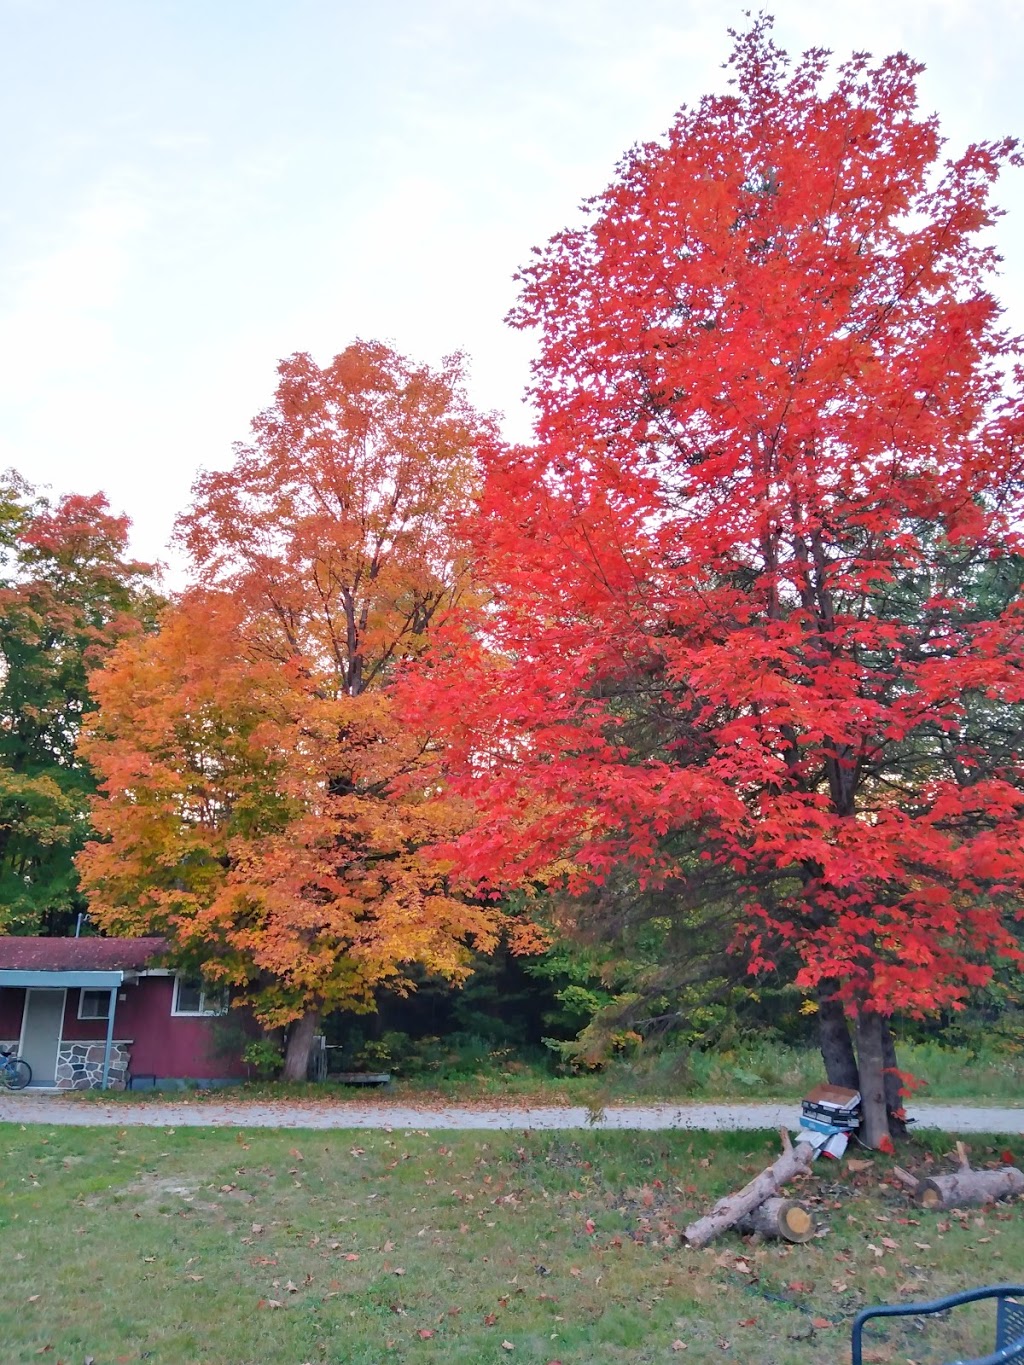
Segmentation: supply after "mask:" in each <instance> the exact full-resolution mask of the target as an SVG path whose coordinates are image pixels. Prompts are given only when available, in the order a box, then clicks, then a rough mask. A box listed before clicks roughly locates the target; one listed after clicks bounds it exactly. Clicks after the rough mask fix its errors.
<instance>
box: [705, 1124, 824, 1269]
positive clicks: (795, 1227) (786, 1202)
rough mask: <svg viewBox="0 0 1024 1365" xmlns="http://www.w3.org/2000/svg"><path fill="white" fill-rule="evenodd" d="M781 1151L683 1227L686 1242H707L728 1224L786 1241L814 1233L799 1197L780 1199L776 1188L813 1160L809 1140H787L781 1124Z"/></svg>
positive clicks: (802, 1238) (810, 1219)
mask: <svg viewBox="0 0 1024 1365" xmlns="http://www.w3.org/2000/svg"><path fill="white" fill-rule="evenodd" d="M780 1133H781V1137H782V1155H781V1156H780V1157H779V1158H778V1160H776V1161H774V1162H773V1163H772V1165H771V1166H769V1167H767V1169H765V1170H763V1171H762V1172H761V1174H760V1175H757V1176H755V1177H754V1179H753V1180H751V1181H750V1183H749V1184H747V1185H744V1187H743V1189H742V1190H737V1191H736V1193H735V1194H728V1195H726V1196H725V1198H724V1199H720V1200H719V1201H718V1203H717V1204H716V1205H715V1207H714V1208H713V1209H712V1210H711V1212H710V1213H707V1214H705V1215H704V1217H703V1218H698V1219H697V1221H696V1222H695V1223H691V1224H690V1226H689V1227H688V1228H687V1229H686V1232H685V1237H686V1243H687V1245H688V1246H691V1247H703V1246H707V1244H708V1242H713V1241H714V1239H715V1238H716V1237H719V1236H721V1234H722V1233H723V1232H726V1231H727V1230H728V1229H729V1228H732V1227H739V1229H740V1231H747V1232H753V1233H757V1234H758V1235H760V1236H761V1237H783V1238H785V1239H786V1240H787V1241H789V1242H806V1241H807V1240H808V1239H809V1238H811V1237H813V1236H814V1232H815V1227H814V1216H813V1214H812V1213H811V1211H810V1209H808V1207H807V1206H806V1204H801V1203H800V1202H799V1200H794V1199H780V1198H779V1197H778V1194H779V1190H780V1189H781V1187H782V1186H783V1185H785V1184H786V1183H787V1182H788V1181H790V1180H792V1179H793V1177H794V1176H797V1175H800V1174H802V1173H803V1172H805V1171H806V1170H807V1168H808V1167H809V1166H810V1164H811V1162H812V1161H813V1160H814V1150H813V1148H812V1147H811V1146H810V1144H809V1143H806V1142H798V1143H797V1144H796V1146H795V1147H794V1145H793V1144H792V1142H790V1140H789V1134H788V1133H787V1132H786V1130H785V1129H784V1128H783V1129H781V1130H780Z"/></svg>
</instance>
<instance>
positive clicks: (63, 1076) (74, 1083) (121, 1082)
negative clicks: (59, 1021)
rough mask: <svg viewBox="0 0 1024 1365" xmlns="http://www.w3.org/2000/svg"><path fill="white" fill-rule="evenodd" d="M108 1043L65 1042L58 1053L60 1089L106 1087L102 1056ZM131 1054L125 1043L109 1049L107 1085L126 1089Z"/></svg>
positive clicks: (111, 1087) (112, 1087) (113, 1088)
mask: <svg viewBox="0 0 1024 1365" xmlns="http://www.w3.org/2000/svg"><path fill="white" fill-rule="evenodd" d="M106 1046H107V1045H106V1042H105V1041H102V1040H101V1041H99V1042H91V1043H90V1042H74V1043H72V1042H65V1043H61V1045H60V1051H59V1052H58V1053H57V1077H56V1082H55V1083H56V1085H57V1087H58V1089H60V1090H98V1089H99V1088H100V1086H101V1085H102V1084H103V1054H104V1052H105V1051H106ZM130 1061H131V1052H130V1050H129V1046H128V1044H127V1043H126V1042H123V1043H117V1042H115V1043H114V1044H113V1046H112V1047H111V1049H110V1071H109V1073H108V1075H107V1084H108V1086H109V1088H110V1089H111V1090H123V1089H124V1086H125V1079H126V1077H127V1075H128V1063H129V1062H130Z"/></svg>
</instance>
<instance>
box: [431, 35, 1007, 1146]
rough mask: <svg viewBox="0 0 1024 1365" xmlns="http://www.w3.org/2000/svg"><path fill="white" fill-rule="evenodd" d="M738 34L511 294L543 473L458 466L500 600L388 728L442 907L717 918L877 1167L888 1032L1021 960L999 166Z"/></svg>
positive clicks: (904, 75) (853, 85)
mask: <svg viewBox="0 0 1024 1365" xmlns="http://www.w3.org/2000/svg"><path fill="white" fill-rule="evenodd" d="M734 36H735V37H736V42H735V48H734V51H733V54H732V58H731V62H730V69H731V77H732V89H731V91H730V92H729V93H727V94H724V95H716V96H714V97H708V98H706V99H704V100H703V101H702V102H701V104H700V105H699V106H698V107H697V108H695V109H692V110H689V109H684V110H682V111H681V112H680V113H679V115H678V116H677V118H676V120H675V122H674V124H673V126H672V128H671V129H670V131H669V133H668V135H667V137H666V138H665V139H664V140H663V141H661V142H656V143H650V144H647V145H643V146H640V147H638V148H636V149H635V150H634V151H632V152H631V153H630V154H629V155H628V156H627V157H626V158H625V160H624V161H623V162H622V164H621V166H620V167H619V171H618V174H617V176H616V178H615V180H614V181H613V183H612V184H611V185H610V186H609V188H608V189H607V190H605V191H604V192H603V193H601V194H599V195H597V196H596V197H595V198H594V199H592V200H591V201H589V202H588V204H587V205H586V220H585V222H584V223H583V225H582V226H580V227H578V228H574V229H572V230H568V231H565V232H563V233H560V234H559V235H558V236H556V237H555V238H554V239H553V240H552V241H551V242H550V243H549V244H548V245H547V246H546V247H545V248H543V249H542V250H540V251H539V252H538V253H537V255H536V256H535V258H534V260H533V262H532V264H531V265H530V266H529V267H528V268H527V269H526V270H524V272H523V274H522V276H521V279H522V295H521V301H520V303H519V305H518V307H517V308H516V309H515V311H514V313H513V315H512V321H513V323H514V324H515V325H517V326H519V327H531V328H539V329H540V338H541V349H540V356H539V359H538V361H537V363H536V366H535V383H534V387H533V397H534V400H535V402H536V403H537V405H538V408H539V419H538V428H537V440H536V444H535V445H534V446H532V447H531V448H527V449H517V450H512V451H502V450H500V449H496V450H495V451H494V453H493V455H492V457H491V459H490V462H489V470H488V476H487V485H486V488H485V490H484V494H483V497H482V502H481V509H480V516H479V521H478V524H477V527H476V533H475V534H476V538H477V545H478V553H479V555H480V559H481V563H482V564H484V563H485V564H486V566H487V576H488V577H489V581H490V582H491V583H492V585H493V587H494V591H495V594H496V601H495V604H494V605H493V606H492V608H491V609H490V612H489V614H488V616H487V618H486V620H485V621H483V622H480V621H477V622H473V621H472V620H471V619H467V620H466V621H464V622H463V624H462V626H461V627H460V628H458V629H456V627H455V625H454V624H453V625H452V626H451V627H450V629H449V630H448V632H447V636H446V652H445V651H440V652H439V653H438V655H437V657H436V659H435V660H434V663H433V666H432V669H431V670H430V672H429V673H428V674H425V675H424V682H423V683H421V684H420V686H419V704H420V705H421V706H422V707H423V708H424V709H425V710H426V711H428V712H429V713H430V714H431V715H432V717H433V722H434V723H435V724H436V725H438V726H444V724H445V720H446V717H447V718H448V721H449V723H448V725H447V727H446V738H447V743H448V745H449V749H448V754H447V757H448V762H449V766H450V769H451V771H452V772H453V773H454V774H455V775H456V776H457V777H458V781H459V787H460V789H461V790H462V791H463V792H464V793H465V794H466V795H467V796H468V797H470V798H472V799H474V800H475V802H476V805H477V810H478V821H477V823H476V825H475V826H474V828H473V829H472V830H471V831H470V832H468V833H467V834H466V835H465V836H464V837H463V838H462V840H461V842H460V844H459V849H458V853H459V859H460V863H461V867H462V871H463V874H464V875H465V876H467V877H468V878H470V879H471V880H473V881H477V882H480V883H483V884H490V885H492V886H495V885H499V884H501V883H502V882H515V881H517V880H522V879H524V878H529V877H531V876H534V875H536V874H537V872H538V870H539V869H541V868H542V867H544V866H550V865H551V864H552V862H553V860H555V859H557V858H559V857H562V858H565V857H568V858H570V859H571V861H572V869H573V870H572V873H571V876H570V886H571V887H572V888H573V889H575V890H578V891H579V890H583V889H587V890H588V894H593V889H594V888H595V887H600V885H601V884H602V883H603V882H605V880H606V879H607V878H608V877H609V874H610V873H611V872H612V871H613V869H621V868H622V867H623V866H624V865H625V866H630V867H632V868H633V869H635V875H636V878H637V880H638V883H639V884H640V885H641V886H647V887H651V886H655V887H657V886H661V887H666V886H668V887H674V888H676V889H677V894H678V896H679V897H680V900H681V902H683V903H693V902H695V901H699V899H700V898H701V897H702V896H706V897H708V898H709V899H714V900H717V901H718V902H722V901H725V900H729V901H731V902H732V903H733V904H734V906H735V907H736V923H737V930H736V944H735V946H736V948H737V949H738V950H741V951H743V952H744V953H745V954H746V955H747V958H748V961H749V964H750V967H751V969H752V970H753V971H755V972H768V971H771V970H772V969H773V968H774V966H775V964H776V963H777V962H778V961H779V959H780V957H782V956H786V955H789V956H793V957H795V958H796V960H797V962H798V963H799V972H798V975H797V978H796V980H797V983H798V984H799V985H800V986H801V987H803V988H805V989H806V990H807V991H808V993H809V994H811V995H812V996H813V995H815V994H816V995H817V1001H818V1006H819V1008H820V1010H821V1017H822V1023H823V1041H824V1042H825V1043H826V1044H827V1046H826V1048H825V1050H826V1053H827V1055H826V1061H827V1063H828V1065H829V1071H830V1075H831V1076H832V1078H833V1079H836V1080H841V1081H843V1082H848V1081H849V1080H850V1079H852V1080H853V1081H854V1083H855V1084H856V1083H859V1085H860V1088H861V1090H862V1092H863V1096H864V1105H865V1122H866V1128H865V1131H866V1134H867V1138H868V1141H869V1142H871V1143H877V1142H881V1141H882V1140H883V1139H886V1140H887V1134H886V1097H885V1083H884V1075H883V1073H884V1071H885V1064H886V1060H887V1059H886V1055H885V1053H886V1020H887V1018H888V1016H890V1015H891V1014H892V1012H893V1011H894V1010H900V1011H905V1012H909V1013H911V1014H925V1013H929V1012H933V1011H936V1010H938V1009H940V1008H944V1007H953V1008H955V1007H957V1006H958V1005H959V1004H960V1003H961V1002H962V1001H963V999H964V997H965V995H966V993H967V991H968V989H969V988H970V987H971V986H973V985H976V984H979V983H983V982H985V981H986V980H987V979H988V978H989V976H990V973H991V965H990V964H991V961H992V959H993V956H994V955H1004V956H1007V957H1009V958H1011V959H1012V960H1014V961H1016V962H1018V963H1020V962H1021V960H1022V958H1021V952H1020V944H1019V939H1018V935H1017V932H1016V930H1015V928H1014V922H1015V920H1016V919H1018V918H1019V917H1020V914H1021V905H1022V897H1024V769H1022V761H1021V752H1020V735H1021V732H1022V701H1024V635H1022V627H1024V604H1022V600H1021V595H1020V586H1021V581H1022V578H1024V570H1022V565H1024V561H1022V559H1021V557H1020V556H1021V554H1022V551H1024V544H1022V533H1021V527H1022V526H1024V505H1022V502H1024V408H1022V402H1021V388H1020V381H1021V370H1020V368H1019V363H1018V357H1019V355H1020V345H1019V343H1018V341H1016V340H1015V339H1013V338H1012V337H1010V336H1008V335H1006V334H1005V333H1004V331H1003V330H1001V326H1000V309H999V307H998V305H997V303H996V302H995V300H994V299H993V297H992V296H991V294H990V293H989V292H988V280H989V277H990V276H991V273H992V271H993V269H994V267H995V265H996V264H997V258H996V256H995V255H994V253H993V250H992V247H991V245H990V244H989V243H988V242H987V240H986V238H985V236H984V230H985V229H986V228H987V227H988V226H989V225H990V224H991V222H992V220H993V217H994V215H995V213H996V210H995V209H993V207H992V206H991V204H990V202H989V194H990V190H991V186H992V183H993V181H994V179H995V178H996V175H997V173H998V171H999V169H1000V167H1001V166H1002V165H1004V164H1005V163H1006V162H1007V161H1012V162H1017V160H1018V157H1017V153H1016V150H1015V146H1014V144H1013V143H1012V142H1009V141H1007V142H1002V143H999V144H992V145H978V146H972V147H969V148H968V149H967V150H966V151H965V152H963V153H962V154H961V155H958V156H954V157H952V158H951V159H948V160H945V161H943V160H942V159H941V146H942V143H941V139H940V137H939V133H938V129H937V124H936V120H935V119H934V118H930V117H922V116H921V115H919V114H918V113H917V111H916V93H915V80H916V77H917V75H918V72H919V70H920V68H919V67H917V66H916V65H915V64H914V63H913V62H912V61H911V60H910V59H908V58H907V57H905V56H896V57H891V58H888V59H886V60H883V61H881V62H878V63H875V64H873V63H872V62H871V61H870V60H869V58H868V57H867V56H866V55H863V54H861V55H856V56H854V57H853V58H852V59H851V60H850V61H848V62H846V63H845V64H844V65H842V66H840V67H839V68H838V69H837V70H835V71H830V69H829V54H827V53H825V52H822V51H811V52H808V53H806V54H805V55H804V56H803V57H802V59H799V60H797V61H795V62H791V61H790V59H789V58H788V57H787V56H786V54H784V53H783V52H781V51H780V50H779V49H778V48H777V47H776V46H775V45H774V43H773V41H772V38H771V22H770V20H767V19H764V18H761V19H759V20H757V21H755V22H754V23H753V25H752V27H751V28H750V30H749V31H747V32H746V33H744V34H742V35H739V36H736V35H734ZM427 684H429V685H427ZM844 1014H845V1016H846V1018H849V1019H850V1020H851V1021H852V1022H853V1024H854V1025H855V1037H856V1043H857V1056H856V1059H855V1057H854V1052H853V1046H852V1040H851V1037H850V1033H849V1031H848V1028H847V1025H846V1022H845V1019H844ZM858 1064H859V1066H858ZM893 1107H894V1105H893V1103H892V1100H891V1098H890V1109H891V1108H893Z"/></svg>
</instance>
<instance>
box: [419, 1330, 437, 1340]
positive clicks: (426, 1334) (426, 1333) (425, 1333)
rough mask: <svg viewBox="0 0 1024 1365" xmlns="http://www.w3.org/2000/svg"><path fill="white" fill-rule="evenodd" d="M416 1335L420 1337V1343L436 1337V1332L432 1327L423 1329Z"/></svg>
mask: <svg viewBox="0 0 1024 1365" xmlns="http://www.w3.org/2000/svg"><path fill="white" fill-rule="evenodd" d="M416 1335H417V1336H418V1337H419V1339H420V1341H429V1340H430V1338H431V1337H432V1336H433V1335H434V1330H433V1328H432V1327H421V1328H420V1330H419V1331H418V1332H417V1333H416Z"/></svg>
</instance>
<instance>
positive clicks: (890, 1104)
mask: <svg viewBox="0 0 1024 1365" xmlns="http://www.w3.org/2000/svg"><path fill="white" fill-rule="evenodd" d="M882 1057H883V1060H884V1061H885V1076H884V1080H885V1109H886V1113H887V1114H888V1117H889V1136H890V1137H894V1138H905V1137H906V1136H907V1123H906V1119H901V1118H897V1117H896V1115H897V1113H900V1112H902V1110H903V1096H902V1095H901V1094H900V1078H899V1076H897V1075H896V1071H897V1069H898V1063H897V1061H896V1040H895V1038H893V1036H892V1029H891V1028H890V1027H889V1021H888V1019H883V1020H882Z"/></svg>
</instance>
